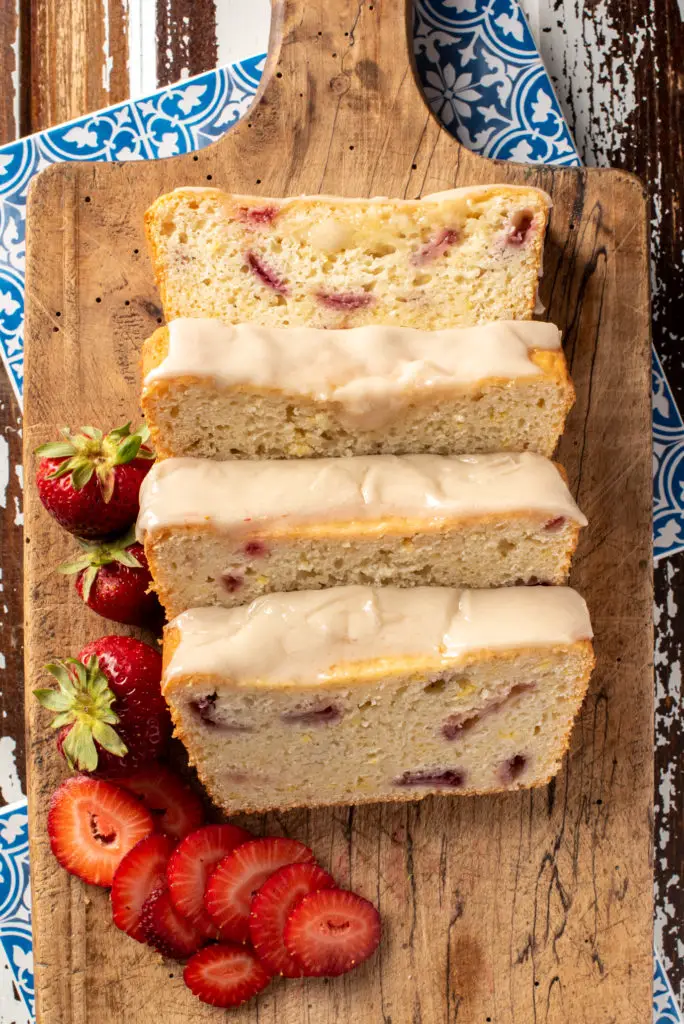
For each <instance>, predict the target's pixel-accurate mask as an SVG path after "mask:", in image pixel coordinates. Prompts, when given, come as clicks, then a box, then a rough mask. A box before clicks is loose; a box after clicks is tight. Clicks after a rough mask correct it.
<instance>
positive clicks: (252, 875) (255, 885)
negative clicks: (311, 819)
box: [204, 838, 314, 942]
mask: <svg viewBox="0 0 684 1024" xmlns="http://www.w3.org/2000/svg"><path fill="white" fill-rule="evenodd" d="M313 859H314V858H313V853H312V852H311V850H310V849H309V847H308V846H304V844H303V843H300V842H298V841H297V840H296V839H277V838H271V839H253V840H252V842H251V843H245V844H244V845H243V846H238V848H237V849H236V850H234V851H233V852H232V853H230V854H228V856H227V857H225V858H224V859H223V860H222V861H221V863H220V864H219V866H218V867H217V868H216V870H215V871H214V873H213V875H212V876H211V878H210V879H209V884H208V885H207V891H206V893H205V897H204V905H205V907H206V908H207V910H208V911H209V916H210V917H211V919H212V920H213V922H214V924H215V925H216V927H217V928H219V929H220V931H221V937H222V938H224V939H234V940H235V941H236V942H246V941H247V939H248V938H249V911H250V905H251V902H252V898H253V896H254V894H255V893H256V891H257V890H258V889H260V888H261V886H262V885H263V884H264V882H265V881H266V879H267V878H270V876H271V875H272V874H273V872H274V871H277V870H278V868H282V867H285V865H286V864H305V863H311V862H313Z"/></svg>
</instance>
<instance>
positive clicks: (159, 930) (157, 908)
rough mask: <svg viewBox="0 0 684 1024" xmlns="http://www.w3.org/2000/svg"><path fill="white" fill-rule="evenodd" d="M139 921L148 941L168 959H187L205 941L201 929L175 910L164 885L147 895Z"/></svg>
mask: <svg viewBox="0 0 684 1024" xmlns="http://www.w3.org/2000/svg"><path fill="white" fill-rule="evenodd" d="M141 922H142V930H143V933H144V935H145V941H146V942H147V943H148V945H150V946H153V947H154V948H155V949H156V950H157V952H158V953H161V955H162V956H167V957H169V958H170V959H171V960H187V958H188V957H189V956H192V954H193V953H196V952H197V950H198V949H200V947H201V946H203V945H204V943H205V942H206V938H205V936H204V933H203V932H202V930H201V929H200V928H196V927H195V925H194V924H192V922H191V921H188V919H187V917H183V915H182V914H179V913H178V911H177V910H176V908H175V907H174V905H173V903H172V902H171V897H170V896H169V891H168V889H166V888H162V889H155V890H154V892H152V893H150V895H149V896H148V897H147V899H146V900H145V902H144V903H143V907H142V914H141Z"/></svg>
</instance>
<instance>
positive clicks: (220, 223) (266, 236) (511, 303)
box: [145, 185, 550, 329]
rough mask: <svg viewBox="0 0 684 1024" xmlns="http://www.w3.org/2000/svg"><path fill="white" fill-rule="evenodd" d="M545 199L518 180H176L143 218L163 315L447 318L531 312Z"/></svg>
mask: <svg viewBox="0 0 684 1024" xmlns="http://www.w3.org/2000/svg"><path fill="white" fill-rule="evenodd" d="M549 206H550V199H549V197H548V195H547V194H546V193H545V192H541V191H540V190H539V189H535V188H528V187H526V186H516V185H482V186H474V187H472V188H460V189H452V190H451V191H449V192H443V193H439V194H437V195H434V196H426V197H424V198H423V199H386V198H376V199H343V198H336V197H334V196H301V197H298V198H290V199H267V198H263V197H259V196H243V195H231V194H229V193H226V192H221V191H219V190H218V189H213V188H180V189H176V191H175V192H171V193H169V194H167V195H163V196H161V197H160V198H159V199H157V201H156V202H155V203H154V204H153V205H152V206H151V207H150V209H149V210H148V211H147V214H146V221H145V224H146V231H147V238H148V242H149V246H150V250H151V254H152V262H153V265H154V270H155V276H156V280H157V285H158V287H159V291H160V293H161V298H162V304H163V307H164V313H165V315H166V319H167V320H173V319H175V318H176V317H183V316H211V317H218V318H220V319H223V320H226V321H227V322H229V323H242V322H248V321H253V322H255V323H259V324H270V325H272V326H280V327H292V326H302V325H306V326H309V327H328V328H330V327H355V326H358V325H360V324H370V323H376V324H377V323H379V324H389V325H394V326H404V327H420V328H423V329H428V328H431V329H438V328H445V327H454V326H459V325H464V324H476V323H483V322H485V321H488V320H506V319H510V320H525V319H529V318H530V317H531V316H532V313H533V311H534V307H535V301H536V294H537V283H538V278H539V276H540V271H541V261H542V249H543V244H544V233H545V230H546V223H547V219H548V211H549Z"/></svg>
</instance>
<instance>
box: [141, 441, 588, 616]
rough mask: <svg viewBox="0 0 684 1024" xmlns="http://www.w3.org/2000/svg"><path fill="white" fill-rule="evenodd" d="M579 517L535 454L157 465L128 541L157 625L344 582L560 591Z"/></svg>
mask: <svg viewBox="0 0 684 1024" xmlns="http://www.w3.org/2000/svg"><path fill="white" fill-rule="evenodd" d="M585 524H586V519H585V518H584V516H583V515H582V513H581V512H580V510H579V509H578V507H577V505H576V504H575V502H574V501H573V498H572V495H571V494H570V492H569V490H568V487H567V484H566V482H565V478H564V475H563V473H562V471H561V470H560V468H559V467H558V466H556V465H555V464H554V463H552V462H550V461H549V460H548V459H545V458H543V457H542V456H541V455H535V454H533V453H531V452H526V453H522V454H518V455H514V454H505V455H472V456H441V455H406V456H396V455H367V456H356V457H353V458H347V459H290V460H266V461H259V462H248V461H237V460H233V461H230V462H213V461H210V460H208V459H187V458H186V459H165V460H164V461H162V462H158V463H156V464H155V465H154V466H153V467H152V469H151V471H150V472H149V473H148V475H147V477H146V478H145V480H144V482H143V485H142V488H141V491H140V515H139V518H138V538H139V539H140V540H141V541H142V542H143V543H144V545H145V553H146V555H147V559H148V562H149V564H150V569H151V572H152V576H153V579H154V586H155V589H156V590H157V592H158V594H159V596H160V599H161V601H162V604H163V605H164V607H165V608H166V610H167V614H168V616H169V617H171V616H174V615H177V614H178V613H179V612H182V611H185V609H187V608H195V607H206V606H210V605H223V606H225V607H232V606H234V605H238V604H246V603H247V602H249V601H251V600H253V599H254V598H255V597H258V596H260V595H261V594H266V593H269V592H273V591H291V590H315V589H319V588H322V587H333V586H341V585H345V584H353V583H355V584H360V583H369V584H375V585H387V584H394V585H397V586H402V587H413V586H417V585H420V584H428V585H436V586H468V587H496V586H503V585H508V584H513V583H517V582H523V583H534V582H537V583H562V582H564V581H565V580H566V578H567V573H568V570H569V567H570V558H571V555H572V552H573V551H574V548H575V545H576V543H577V537H578V534H579V530H580V527H581V526H583V525H585Z"/></svg>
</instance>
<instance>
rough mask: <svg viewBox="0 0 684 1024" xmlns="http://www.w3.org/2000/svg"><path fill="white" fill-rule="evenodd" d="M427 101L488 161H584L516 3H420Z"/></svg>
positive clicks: (418, 31)
mask: <svg viewBox="0 0 684 1024" xmlns="http://www.w3.org/2000/svg"><path fill="white" fill-rule="evenodd" d="M414 11H415V13H414V25H413V40H414V41H413V46H414V52H415V55H416V62H417V65H418V71H419V73H420V77H421V79H422V81H423V86H424V90H425V95H426V97H427V99H428V101H429V103H430V106H431V107H432V109H433V110H434V112H435V114H436V115H437V116H438V117H439V118H440V119H441V121H442V122H443V123H444V124H445V125H446V127H447V128H448V129H449V130H450V131H451V132H452V133H453V134H454V135H455V136H456V137H457V138H458V139H459V140H460V141H461V142H462V143H463V144H464V145H465V146H467V147H468V149H472V150H474V151H475V152H476V153H480V154H482V156H487V157H495V158H497V159H499V160H518V161H520V162H522V163H547V164H563V165H565V166H572V167H578V166H579V164H580V159H579V156H578V154H577V151H576V149H575V144H574V142H573V140H572V136H571V135H570V130H569V128H568V126H567V124H566V122H565V119H564V117H563V114H562V113H561V109H560V107H559V105H558V100H557V99H556V95H555V93H554V91H553V86H552V85H551V81H550V79H549V77H548V75H547V73H546V69H545V67H544V65H543V64H542V62H541V58H540V57H539V54H538V53H537V49H536V46H535V44H534V40H533V39H532V35H531V33H530V30H529V28H528V27H527V22H526V21H525V17H524V15H523V13H522V11H521V9H520V7H519V6H518V3H517V0H503V2H502V0H484V2H483V0H416V3H415V8H414Z"/></svg>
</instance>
